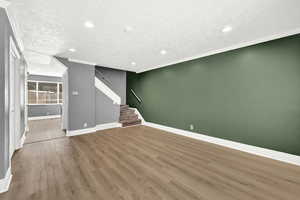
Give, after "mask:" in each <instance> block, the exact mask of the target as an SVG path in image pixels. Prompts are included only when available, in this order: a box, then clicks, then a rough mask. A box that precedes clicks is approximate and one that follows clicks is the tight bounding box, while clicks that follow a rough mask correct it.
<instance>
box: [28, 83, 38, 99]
mask: <svg viewBox="0 0 300 200" xmlns="http://www.w3.org/2000/svg"><path fill="white" fill-rule="evenodd" d="M36 89H37V87H36V82H28V103H29V104H36V103H37V98H36V97H37V93H36V92H37V91H36Z"/></svg>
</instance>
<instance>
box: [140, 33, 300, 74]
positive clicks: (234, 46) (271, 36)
mask: <svg viewBox="0 0 300 200" xmlns="http://www.w3.org/2000/svg"><path fill="white" fill-rule="evenodd" d="M299 33H300V28H297V29H294V30H290V31H286V32H282V33H278V34H273V35H270V36H267V37H263V38H259V39H256V40H252V41H250V42H242V43H239V44H236V45H232V46H230V47H226V48H222V49H218V50H213V51H208V52H206V53H203V54H200V55H196V56H191V57H187V58H183V59H179V60H177V61H174V62H170V63H167V64H162V65H157V66H154V67H149V68H146V67H145V68H143V69H141V70H137V71H136V73H142V72H146V71H150V70H153V69H158V68H162V67H167V66H170V65H175V64H179V63H182V62H186V61H191V60H195V59H198V58H203V57H207V56H211V55H215V54H219V53H223V52H227V51H231V50H235V49H240V48H243V47H248V46H252V45H256V44H260V43H263V42H268V41H272V40H276V39H280V38H284V37H288V36H292V35H296V34H299Z"/></svg>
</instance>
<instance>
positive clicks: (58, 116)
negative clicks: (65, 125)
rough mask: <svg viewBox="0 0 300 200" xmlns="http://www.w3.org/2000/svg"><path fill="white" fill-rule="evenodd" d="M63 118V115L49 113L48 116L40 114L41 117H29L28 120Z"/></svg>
mask: <svg viewBox="0 0 300 200" xmlns="http://www.w3.org/2000/svg"><path fill="white" fill-rule="evenodd" d="M55 118H61V115H47V116H39V117H29V118H28V120H42V119H55Z"/></svg>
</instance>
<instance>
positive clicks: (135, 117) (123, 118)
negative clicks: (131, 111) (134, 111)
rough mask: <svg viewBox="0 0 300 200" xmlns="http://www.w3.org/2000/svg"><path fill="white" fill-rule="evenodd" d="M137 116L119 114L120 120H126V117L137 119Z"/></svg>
mask: <svg viewBox="0 0 300 200" xmlns="http://www.w3.org/2000/svg"><path fill="white" fill-rule="evenodd" d="M138 118H139V117H138V116H137V115H129V116H128V115H126V116H120V118H119V119H120V120H128V119H138Z"/></svg>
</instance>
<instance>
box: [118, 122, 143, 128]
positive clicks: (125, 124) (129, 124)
mask: <svg viewBox="0 0 300 200" xmlns="http://www.w3.org/2000/svg"><path fill="white" fill-rule="evenodd" d="M140 124H142V123H141V122H140V121H139V122H132V123H123V124H122V127H127V126H134V125H140Z"/></svg>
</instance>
